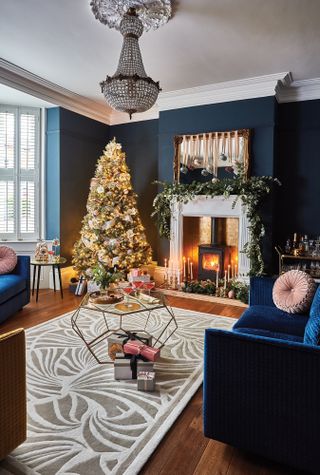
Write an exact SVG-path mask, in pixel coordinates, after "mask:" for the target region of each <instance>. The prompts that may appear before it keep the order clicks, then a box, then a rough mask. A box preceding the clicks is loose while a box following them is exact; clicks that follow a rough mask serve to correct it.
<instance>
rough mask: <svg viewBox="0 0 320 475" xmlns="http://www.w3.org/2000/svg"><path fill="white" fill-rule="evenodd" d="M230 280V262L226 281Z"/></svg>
mask: <svg viewBox="0 0 320 475" xmlns="http://www.w3.org/2000/svg"><path fill="white" fill-rule="evenodd" d="M229 280H230V264H228V282H229Z"/></svg>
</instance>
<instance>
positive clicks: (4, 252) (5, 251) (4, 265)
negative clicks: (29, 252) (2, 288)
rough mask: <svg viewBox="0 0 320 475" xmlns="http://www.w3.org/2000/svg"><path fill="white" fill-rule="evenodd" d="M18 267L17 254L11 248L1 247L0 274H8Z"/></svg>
mask: <svg viewBox="0 0 320 475" xmlns="http://www.w3.org/2000/svg"><path fill="white" fill-rule="evenodd" d="M16 265H17V254H16V253H15V252H14V250H13V249H11V247H7V246H0V274H8V273H9V272H11V271H13V269H14V268H15V267H16Z"/></svg>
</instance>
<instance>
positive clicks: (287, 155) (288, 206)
mask: <svg viewBox="0 0 320 475" xmlns="http://www.w3.org/2000/svg"><path fill="white" fill-rule="evenodd" d="M239 128H250V129H251V130H252V142H251V158H252V168H251V174H252V175H272V176H277V177H279V178H280V180H281V181H282V183H283V186H282V187H281V188H279V189H278V190H277V191H276V193H275V194H274V199H273V200H270V201H269V204H268V205H267V206H266V208H265V210H264V219H265V221H266V224H267V227H268V233H267V236H266V238H265V243H264V255H265V259H266V260H267V261H269V262H271V261H272V260H273V259H274V257H275V253H274V251H273V246H274V244H275V243H283V241H285V239H286V238H287V236H289V235H290V234H292V233H293V232H300V233H306V234H309V235H313V236H314V235H318V234H320V225H319V223H318V220H317V213H318V210H317V208H318V203H319V202H320V185H319V181H320V179H319V177H320V147H319V137H320V101H306V102H298V103H291V104H280V105H278V104H277V103H276V101H275V99H274V98H273V97H266V98H259V99H251V100H245V101H236V102H229V103H223V104H213V105H206V106H199V107H190V108H185V109H178V110H172V111H165V112H161V113H160V117H159V120H151V121H143V122H133V123H129V124H124V125H117V126H112V127H108V126H106V125H104V124H100V123H98V122H95V121H92V120H90V119H87V118H85V117H82V116H79V115H78V114H74V113H72V112H69V111H66V110H64V109H59V108H55V109H49V110H48V116H47V129H48V130H47V170H46V176H47V237H48V238H49V239H51V238H53V237H55V236H56V235H58V234H59V230H60V237H61V241H62V245H63V252H64V253H65V254H66V255H67V256H68V257H69V256H70V252H71V249H72V245H73V242H74V241H75V239H76V238H77V236H78V232H79V230H80V226H81V220H82V218H83V216H84V214H85V205H86V201H87V196H88V192H89V182H90V179H91V177H92V176H93V174H94V167H95V164H96V162H97V159H98V157H99V156H100V154H101V151H102V149H103V147H104V145H105V144H106V143H107V141H108V140H110V139H111V138H112V137H113V136H115V137H116V139H117V140H118V141H119V142H120V143H122V145H123V149H124V151H125V153H126V156H127V163H128V165H129V167H130V169H131V175H132V180H133V186H134V189H135V191H136V192H137V194H138V196H139V198H138V207H139V210H140V213H141V216H142V220H143V224H144V225H145V227H146V231H147V236H148V239H149V242H150V244H151V245H152V248H153V250H154V253H153V255H154V258H155V259H158V261H159V263H161V262H163V258H164V257H165V256H168V253H169V247H168V242H167V241H165V240H160V239H159V238H158V234H157V230H156V227H155V225H154V222H153V220H151V218H150V214H151V212H152V201H153V198H154V196H155V193H156V187H155V186H154V185H151V182H152V181H154V180H156V179H159V180H163V181H172V178H173V155H174V146H173V139H174V136H175V135H181V134H188V133H201V132H209V131H219V130H232V129H239Z"/></svg>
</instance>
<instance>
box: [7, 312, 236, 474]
mask: <svg viewBox="0 0 320 475" xmlns="http://www.w3.org/2000/svg"><path fill="white" fill-rule="evenodd" d="M174 313H175V315H176V319H177V322H178V330H177V331H176V333H175V334H174V335H173V336H172V337H171V338H170V340H169V341H168V343H167V345H166V347H165V348H163V349H162V351H161V359H160V360H159V361H158V362H157V363H156V365H155V369H156V381H157V384H156V391H155V392H153V393H146V392H141V391H137V389H136V382H134V381H115V380H114V378H113V366H109V365H98V364H97V363H96V361H95V359H94V358H93V357H92V355H91V354H90V353H89V351H88V350H87V348H85V347H84V344H83V342H82V341H81V340H80V338H79V337H78V336H77V335H76V334H75V333H74V331H73V330H72V329H71V326H70V316H71V314H66V315H64V316H62V317H59V318H57V319H55V320H52V321H50V322H48V323H45V324H42V325H39V326H37V327H34V328H32V329H30V330H28V331H27V346H28V401H29V403H28V413H29V422H28V439H27V441H26V442H25V443H24V444H22V445H21V446H20V447H19V448H18V449H17V450H15V451H14V452H13V453H12V454H11V456H9V457H8V458H7V459H6V460H4V461H2V462H1V463H0V473H1V474H15V475H17V474H19V475H20V474H30V475H31V474H40V475H55V474H63V475H75V474H79V475H82V474H83V475H100V474H114V475H120V474H121V475H123V474H127V475H132V474H136V473H138V472H139V470H140V469H141V468H142V466H143V465H144V463H145V462H146V461H147V459H148V458H149V457H150V455H151V454H152V452H153V451H154V450H155V448H156V447H157V445H158V444H159V442H160V441H161V439H162V438H163V436H164V435H165V433H166V432H167V431H168V429H169V428H170V427H171V426H172V424H173V423H174V421H175V420H176V419H177V417H178V416H179V414H180V413H181V411H182V410H183V409H184V408H185V406H186V405H187V403H188V401H189V400H190V399H191V397H192V396H193V395H194V394H195V392H196V391H197V389H198V388H199V386H200V385H201V383H202V368H203V364H202V361H203V340H204V330H205V329H206V328H208V327H214V328H222V329H229V328H230V327H231V326H232V325H233V323H234V319H232V318H227V317H220V316H214V315H208V314H204V313H197V312H191V311H186V310H181V309H174ZM136 318H139V317H135V319H136ZM163 318H165V315H164V314H163V312H162V311H161V310H160V311H159V310H158V311H156V312H154V313H153V315H152V317H151V325H152V326H153V333H155V334H156V333H157V332H159V331H160V330H159V329H160V328H161V324H162V322H163V320H162V319H163ZM83 324H84V326H85V331H86V332H87V334H88V335H95V334H96V333H97V332H99V331H101V327H100V326H101V325H102V322H101V320H100V319H97V318H96V316H95V314H92V313H88V314H87V315H86V317H85V319H84V321H83ZM103 345H104V346H103ZM106 349H107V346H106V343H105V342H104V343H103V344H102V345H101V348H100V349H99V351H106Z"/></svg>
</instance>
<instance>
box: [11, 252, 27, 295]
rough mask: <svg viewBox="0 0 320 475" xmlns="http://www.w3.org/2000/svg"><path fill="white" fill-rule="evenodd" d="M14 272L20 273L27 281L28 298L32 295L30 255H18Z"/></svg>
mask: <svg viewBox="0 0 320 475" xmlns="http://www.w3.org/2000/svg"><path fill="white" fill-rule="evenodd" d="M12 273H13V274H17V275H20V276H21V277H23V278H24V279H26V282H27V292H28V298H29V295H30V257H29V256H18V261H17V265H16V267H15V268H14V270H13V271H12Z"/></svg>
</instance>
